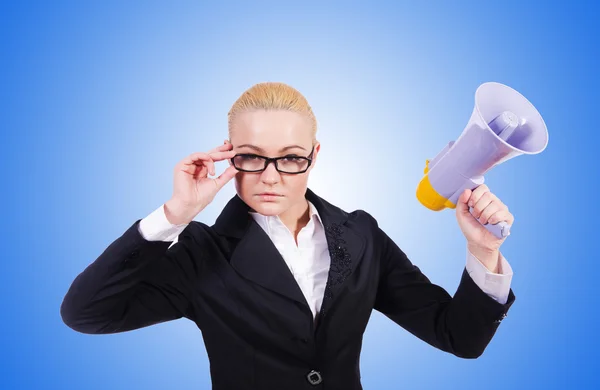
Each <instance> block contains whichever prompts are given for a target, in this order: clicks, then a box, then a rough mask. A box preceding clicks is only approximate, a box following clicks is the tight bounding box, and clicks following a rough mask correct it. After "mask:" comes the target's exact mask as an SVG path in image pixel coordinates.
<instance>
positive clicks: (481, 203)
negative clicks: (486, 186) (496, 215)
mask: <svg viewBox="0 0 600 390" xmlns="http://www.w3.org/2000/svg"><path fill="white" fill-rule="evenodd" d="M493 200H494V198H493V196H492V194H491V193H490V192H486V193H484V194H483V195H481V197H480V198H479V200H477V202H475V205H474V206H473V210H472V212H471V214H473V216H474V217H475V218H480V217H481V213H482V212H483V210H484V209H485V208H486V207H488V206H489V204H490V203H491V202H492V201H493Z"/></svg>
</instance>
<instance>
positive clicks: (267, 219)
mask: <svg viewBox="0 0 600 390" xmlns="http://www.w3.org/2000/svg"><path fill="white" fill-rule="evenodd" d="M307 202H308V213H309V218H310V220H313V219H316V220H317V221H318V222H319V223H320V224H321V226H323V221H322V219H321V216H320V215H319V212H318V211H317V208H316V207H315V205H314V204H313V203H312V202H311V201H310V200H308V199H307ZM248 213H249V214H250V215H252V217H253V218H254V219H255V220H256V221H257V222H263V223H264V224H265V225H266V226H268V227H269V228H270V227H271V226H272V225H271V224H272V223H273V222H275V221H277V222H279V223H280V224H282V225H283V222H281V219H280V218H279V216H278V215H263V214H260V213H258V212H256V211H254V210H252V209H250V210H249V211H248Z"/></svg>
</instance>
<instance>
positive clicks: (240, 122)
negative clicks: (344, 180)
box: [230, 110, 320, 215]
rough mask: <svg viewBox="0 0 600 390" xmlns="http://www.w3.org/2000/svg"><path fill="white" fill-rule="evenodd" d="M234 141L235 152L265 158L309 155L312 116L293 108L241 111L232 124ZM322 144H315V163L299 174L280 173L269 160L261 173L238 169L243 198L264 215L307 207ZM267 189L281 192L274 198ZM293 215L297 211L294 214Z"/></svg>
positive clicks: (240, 193)
mask: <svg viewBox="0 0 600 390" xmlns="http://www.w3.org/2000/svg"><path fill="white" fill-rule="evenodd" d="M230 141H231V143H232V144H233V149H234V150H235V152H236V153H238V154H240V153H252V154H257V155H260V156H264V157H283V156H288V155H295V156H302V157H308V155H309V154H310V152H311V149H312V146H313V142H312V141H313V137H312V132H311V125H310V121H309V119H308V118H307V117H306V116H304V115H302V114H299V113H295V112H291V111H284V110H278V111H266V110H255V111H246V112H243V113H240V114H238V115H237V116H236V118H235V119H234V122H233V123H232V125H231V140H230ZM319 149H320V145H319V144H318V143H316V144H315V149H314V152H313V155H312V163H311V165H310V167H309V168H308V170H307V171H306V172H304V173H300V174H287V173H280V172H278V171H277V170H276V169H275V164H274V163H270V164H269V165H268V166H267V169H265V170H264V171H262V172H255V173H251V172H238V173H237V174H236V176H235V188H236V191H237V193H238V195H239V196H240V198H241V199H242V200H243V201H244V202H245V203H246V204H247V205H248V206H250V207H251V208H252V209H254V210H255V211H257V212H258V213H260V214H263V215H281V214H283V213H285V212H287V211H292V213H293V210H295V209H298V211H299V212H301V211H300V210H302V211H303V210H304V208H305V206H306V201H305V200H304V199H305V197H304V195H305V193H306V188H307V185H308V175H309V173H310V171H311V170H312V168H313V167H314V165H315V162H316V157H317V154H318V152H319ZM264 192H274V193H277V194H279V196H276V197H274V198H272V199H271V198H265V197H264V196H261V195H260V194H261V193H264ZM293 214H294V213H293Z"/></svg>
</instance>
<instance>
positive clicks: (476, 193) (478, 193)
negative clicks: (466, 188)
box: [469, 184, 490, 207]
mask: <svg viewBox="0 0 600 390" xmlns="http://www.w3.org/2000/svg"><path fill="white" fill-rule="evenodd" d="M489 191H490V189H489V188H488V186H486V185H485V184H481V185H480V186H479V187H477V188H475V189H474V190H473V193H472V194H471V198H470V199H469V207H473V205H474V204H476V203H477V201H478V200H479V199H480V198H481V197H482V196H483V194H485V193H486V192H489Z"/></svg>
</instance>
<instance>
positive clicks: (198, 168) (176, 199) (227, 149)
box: [165, 142, 238, 225]
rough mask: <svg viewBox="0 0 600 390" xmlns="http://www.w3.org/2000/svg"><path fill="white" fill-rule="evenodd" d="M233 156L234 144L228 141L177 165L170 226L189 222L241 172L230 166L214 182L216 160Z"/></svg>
mask: <svg viewBox="0 0 600 390" xmlns="http://www.w3.org/2000/svg"><path fill="white" fill-rule="evenodd" d="M234 155H235V152H234V151H233V145H232V144H231V143H229V142H225V143H224V144H223V145H221V146H218V147H216V148H214V149H212V150H211V151H209V152H207V153H201V152H196V153H193V154H191V155H189V156H187V157H186V158H184V159H183V160H181V161H180V162H179V163H177V165H176V166H175V171H174V180H173V195H172V196H171V199H169V200H168V201H167V202H166V203H165V213H166V215H167V219H168V220H169V222H170V223H172V224H176V225H179V224H186V223H189V222H191V221H192V220H193V219H194V218H195V217H196V215H198V213H199V212H200V211H202V210H203V209H204V208H205V207H206V206H208V205H209V204H210V202H212V200H213V199H214V197H215V195H216V194H217V192H219V190H220V189H221V188H223V186H224V185H225V184H226V183H227V182H228V181H229V180H231V179H232V178H233V177H234V176H235V174H236V173H237V172H238V170H237V169H236V168H235V167H234V166H233V165H231V164H230V165H229V167H227V169H226V170H225V171H224V172H223V173H221V175H220V176H218V177H216V178H214V179H212V178H209V177H208V175H209V174H210V175H211V176H214V175H215V162H216V161H222V160H228V159H231V158H232V157H233V156H234Z"/></svg>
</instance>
